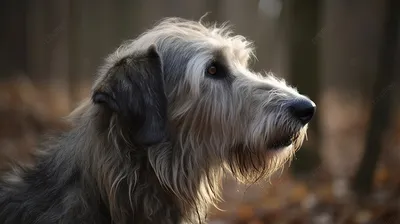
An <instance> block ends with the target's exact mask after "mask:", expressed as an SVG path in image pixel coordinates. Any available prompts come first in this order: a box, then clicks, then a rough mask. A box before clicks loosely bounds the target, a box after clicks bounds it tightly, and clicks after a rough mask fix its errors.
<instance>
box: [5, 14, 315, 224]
mask: <svg viewBox="0 0 400 224" xmlns="http://www.w3.org/2000/svg"><path fill="white" fill-rule="evenodd" d="M149 49H153V50H149ZM146 52H147V53H146ZM253 55H254V54H253V49H252V43H251V42H249V41H248V40H247V39H246V38H245V37H243V36H238V35H233V33H232V32H231V30H230V29H229V27H227V26H221V27H218V26H216V25H206V24H204V23H203V22H202V21H200V22H196V21H189V20H184V19H180V18H168V19H164V20H162V21H161V22H160V23H158V24H157V25H156V26H155V27H153V28H152V29H150V30H148V31H146V32H144V33H143V34H142V35H140V36H139V37H137V38H136V39H134V40H132V41H128V42H126V43H124V44H123V45H122V46H121V47H119V48H118V49H117V50H116V51H115V52H114V53H113V54H111V55H110V56H109V57H108V58H107V59H106V61H105V64H104V66H103V67H102V68H101V69H100V71H99V76H98V79H97V80H96V82H95V83H94V86H93V94H95V93H97V92H99V91H100V92H101V93H102V94H103V95H101V96H100V97H99V98H94V97H92V98H90V99H87V100H86V101H85V102H83V103H82V104H81V105H80V106H79V107H78V108H77V109H76V110H75V111H73V112H72V113H71V115H70V116H69V118H70V122H71V125H72V128H71V130H70V131H69V132H67V133H65V134H63V135H62V136H61V137H59V138H57V139H55V140H53V141H52V142H55V144H46V148H47V150H45V153H41V154H40V155H38V157H37V160H38V163H37V165H36V166H35V167H34V168H29V169H24V168H21V169H23V170H21V169H16V170H19V172H14V173H13V175H14V178H11V177H12V175H11V176H10V175H9V176H8V179H7V180H8V181H7V180H6V179H4V181H3V183H1V184H0V222H1V223H203V222H204V221H205V219H206V212H207V210H208V209H209V207H210V206H211V205H215V203H216V202H217V201H218V200H219V199H220V187H221V186H220V183H221V179H222V178H223V174H224V173H227V172H230V173H232V174H233V175H234V176H235V177H237V178H238V179H239V180H241V181H243V182H252V181H256V180H258V179H260V178H263V177H268V176H270V175H271V174H272V173H273V172H275V171H276V170H277V169H279V168H281V167H282V166H283V165H284V164H285V163H286V162H287V161H288V160H290V159H291V158H292V155H293V154H294V153H295V151H296V150H297V149H298V148H299V147H300V146H301V144H302V142H303V139H304V137H305V134H306V130H307V125H303V124H301V123H300V122H298V121H297V120H296V119H294V118H293V117H292V116H291V115H290V113H289V112H288V111H287V103H288V102H291V101H293V100H296V99H305V97H304V96H302V95H300V94H299V93H297V91H296V90H295V89H293V88H292V87H290V86H288V85H287V84H286V83H285V82H284V81H283V80H280V79H278V78H276V77H274V76H272V75H271V74H259V73H255V72H253V71H250V70H249V68H248V64H249V62H250V60H251V59H252V57H253ZM213 61H218V62H219V63H220V64H221V68H222V69H223V72H225V73H226V77H225V76H224V78H213V77H207V76H206V75H205V70H206V67H207V66H208V65H209V63H210V62H213ZM157 66H159V68H157ZM153 73H157V74H153ZM158 73H159V74H158ZM132 74H134V75H132ZM127 80H128V81H127ZM161 80H162V81H161ZM136 89H140V90H141V91H138V90H136ZM118 94H119V95H118ZM145 94H147V95H145ZM139 95H141V96H139ZM140 97H142V98H141V99H142V101H140V100H138V101H137V102H136V101H135V99H136V98H140ZM98 102H100V103H98ZM139 107H140V108H139ZM286 136H292V143H291V144H290V145H289V146H285V147H278V148H277V147H276V144H275V143H277V142H279V140H280V139H282V138H284V137H286ZM49 149H51V150H49ZM11 180H12V181H11Z"/></svg>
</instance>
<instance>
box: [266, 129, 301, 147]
mask: <svg viewBox="0 0 400 224" xmlns="http://www.w3.org/2000/svg"><path fill="white" fill-rule="evenodd" d="M298 138H299V134H298V133H290V134H286V135H283V136H280V137H279V138H275V139H271V140H270V141H269V142H268V143H267V145H266V148H267V150H272V151H279V150H284V149H287V148H290V147H291V146H292V145H293V143H294V142H295V141H296V140H297V139H298Z"/></svg>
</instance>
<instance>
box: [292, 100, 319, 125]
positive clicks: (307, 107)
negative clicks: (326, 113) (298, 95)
mask: <svg viewBox="0 0 400 224" xmlns="http://www.w3.org/2000/svg"><path fill="white" fill-rule="evenodd" d="M315 109H316V105H315V103H314V102H313V101H311V100H308V99H300V100H295V101H293V102H291V103H290V104H289V110H290V112H291V113H292V114H293V115H294V116H295V117H296V118H297V119H299V120H300V121H301V122H302V123H303V124H307V123H308V122H310V121H311V118H312V117H313V116H314V113H315Z"/></svg>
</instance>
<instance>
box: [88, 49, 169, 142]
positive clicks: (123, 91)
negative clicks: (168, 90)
mask: <svg viewBox="0 0 400 224" xmlns="http://www.w3.org/2000/svg"><path fill="white" fill-rule="evenodd" d="M161 63H162V62H161V59H160V57H159V54H158V52H157V50H156V48H155V46H154V45H152V46H151V47H149V48H148V50H147V51H144V52H143V53H139V54H135V55H132V56H128V57H126V58H124V59H122V60H121V61H120V62H118V63H117V64H115V65H114V66H113V67H112V68H111V69H110V70H109V71H108V73H107V74H106V76H105V77H104V79H103V80H102V81H101V82H100V83H99V84H98V86H97V88H95V90H94V92H93V96H92V100H93V102H94V103H95V104H100V105H101V106H103V107H105V108H106V109H107V110H111V111H112V112H114V113H116V114H117V119H118V122H119V124H120V125H121V128H123V131H124V134H127V133H129V136H130V137H131V138H132V139H130V140H132V142H133V143H139V144H144V145H150V144H155V143H158V142H160V141H162V140H163V139H164V138H165V137H166V134H167V131H166V123H167V97H166V94H165V92H164V81H163V74H162V64H161ZM125 137H126V136H125Z"/></svg>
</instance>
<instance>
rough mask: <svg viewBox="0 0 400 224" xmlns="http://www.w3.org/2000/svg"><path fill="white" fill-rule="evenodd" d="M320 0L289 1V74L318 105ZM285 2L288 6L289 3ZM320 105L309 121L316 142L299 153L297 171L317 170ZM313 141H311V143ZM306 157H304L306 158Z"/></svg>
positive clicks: (295, 165)
mask: <svg viewBox="0 0 400 224" xmlns="http://www.w3.org/2000/svg"><path fill="white" fill-rule="evenodd" d="M319 3H320V1H319V0H303V1H298V0H291V1H287V2H286V3H285V4H286V5H285V6H286V10H288V12H287V14H286V15H288V16H289V21H288V22H289V27H288V28H289V31H288V38H289V41H288V44H289V62H288V63H289V71H288V73H289V77H290V79H291V83H292V84H293V85H294V86H296V87H297V88H298V90H299V91H300V93H301V94H304V95H306V96H308V97H310V99H312V100H313V101H314V102H315V103H316V104H317V108H318V101H319V97H318V96H319V75H318V64H319V61H318V58H319V57H318V45H317V44H315V43H314V42H313V38H314V37H315V35H316V33H317V32H318V21H319V8H320V4H319ZM285 6H284V7H285ZM317 121H318V109H317V113H316V115H315V117H314V118H313V120H312V121H311V123H310V124H309V127H310V128H309V136H311V137H310V139H312V142H306V143H305V144H304V146H303V149H302V150H300V151H299V152H297V153H296V157H297V158H298V160H294V162H293V166H292V167H293V168H294V171H296V172H299V173H303V172H309V171H311V170H313V169H314V168H315V167H316V165H317V164H318V163H319V157H318V152H317V151H316V149H317V148H318V146H319V144H318V139H319V137H318V135H317V134H318V122H317ZM310 143H311V144H310ZM302 158H303V159H302Z"/></svg>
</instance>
